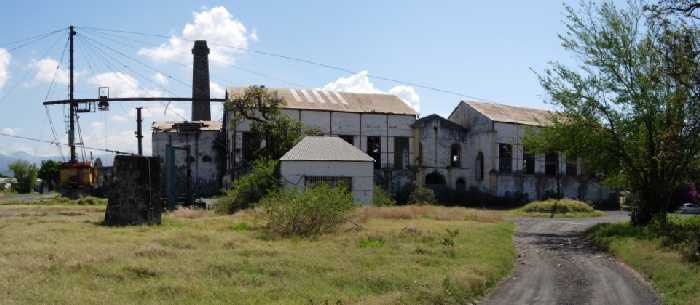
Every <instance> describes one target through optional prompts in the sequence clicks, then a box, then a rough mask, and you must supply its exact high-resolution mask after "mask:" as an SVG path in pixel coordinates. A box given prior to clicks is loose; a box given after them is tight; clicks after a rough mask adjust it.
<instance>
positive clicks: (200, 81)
mask: <svg viewBox="0 0 700 305" xmlns="http://www.w3.org/2000/svg"><path fill="white" fill-rule="evenodd" d="M192 55H194V62H193V66H192V121H211V111H210V109H209V103H210V96H209V48H208V47H207V41H206V40H197V41H195V42H194V47H193V48H192Z"/></svg>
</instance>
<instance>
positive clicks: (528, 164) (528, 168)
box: [523, 148, 535, 175]
mask: <svg viewBox="0 0 700 305" xmlns="http://www.w3.org/2000/svg"><path fill="white" fill-rule="evenodd" d="M523 170H524V171H525V173H526V174H529V175H533V174H535V154H534V153H533V152H531V151H528V150H527V149H526V148H525V149H524V151H523Z"/></svg>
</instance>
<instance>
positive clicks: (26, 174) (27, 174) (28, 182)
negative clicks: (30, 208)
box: [10, 160, 37, 194]
mask: <svg viewBox="0 0 700 305" xmlns="http://www.w3.org/2000/svg"><path fill="white" fill-rule="evenodd" d="M10 170H11V171H12V172H13V173H14V175H15V178H16V179H17V192H18V193H21V194H28V193H31V192H32V190H33V189H34V186H35V185H36V178H37V169H36V165H34V164H30V163H29V162H27V161H23V160H18V161H15V162H13V163H12V164H10Z"/></svg>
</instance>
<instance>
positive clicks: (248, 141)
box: [241, 132, 261, 164]
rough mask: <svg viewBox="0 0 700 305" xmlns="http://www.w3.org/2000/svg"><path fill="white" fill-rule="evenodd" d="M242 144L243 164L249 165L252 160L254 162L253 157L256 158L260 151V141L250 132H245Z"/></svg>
mask: <svg viewBox="0 0 700 305" xmlns="http://www.w3.org/2000/svg"><path fill="white" fill-rule="evenodd" d="M241 142H242V143H241V144H242V145H241V146H242V148H243V156H242V157H243V160H242V161H243V164H247V163H249V162H250V161H251V160H253V157H254V156H255V153H256V152H257V151H258V150H260V144H261V143H260V139H259V138H258V137H256V136H254V135H253V134H252V133H250V132H244V133H243V140H242V141H241Z"/></svg>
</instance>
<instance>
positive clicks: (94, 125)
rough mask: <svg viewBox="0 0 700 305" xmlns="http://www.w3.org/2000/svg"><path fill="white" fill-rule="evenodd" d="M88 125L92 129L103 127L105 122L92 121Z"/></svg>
mask: <svg viewBox="0 0 700 305" xmlns="http://www.w3.org/2000/svg"><path fill="white" fill-rule="evenodd" d="M90 127H91V128H92V129H102V128H105V123H102V122H98V121H93V122H92V123H90Z"/></svg>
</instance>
